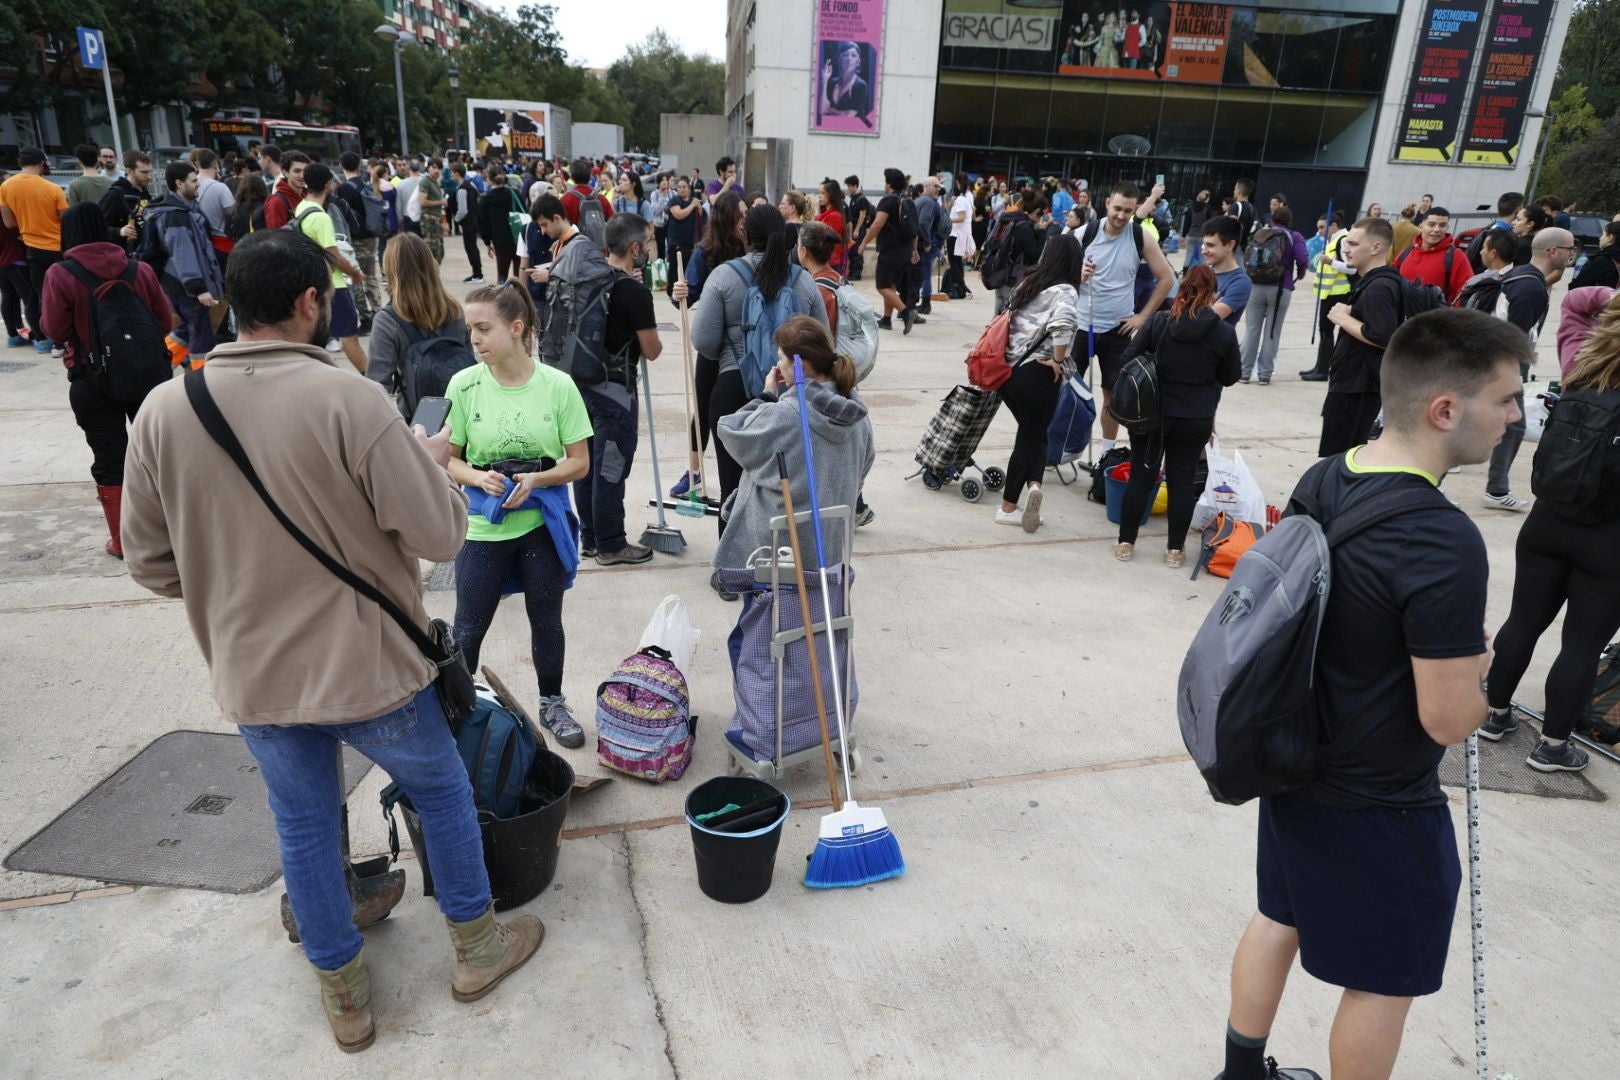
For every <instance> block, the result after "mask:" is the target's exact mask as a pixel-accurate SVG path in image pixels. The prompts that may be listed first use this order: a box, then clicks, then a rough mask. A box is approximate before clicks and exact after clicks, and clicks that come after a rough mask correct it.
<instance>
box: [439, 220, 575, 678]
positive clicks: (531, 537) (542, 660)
mask: <svg viewBox="0 0 1620 1080" xmlns="http://www.w3.org/2000/svg"><path fill="white" fill-rule="evenodd" d="M497 250H499V249H497ZM514 574H515V575H517V577H518V580H519V581H520V582H521V583H522V585H523V604H524V607H526V608H527V609H528V612H529V650H530V656H531V658H532V659H533V661H534V670H535V674H536V675H538V676H539V679H540V696H541V697H555V696H556V695H558V694H560V693H562V677H563V652H564V645H565V642H564V639H563V621H562V607H563V592H564V590H566V589H567V587H568V572H567V571H566V570H564V569H563V564H562V559H560V558H559V557H558V555H557V547H556V545H555V544H554V543H552V539H551V533H550V532H549V531H548V530H546V529H545V528H539V529H534V530H533V531H531V532H526V533H524V534H523V535H522V536H520V537H518V538H517V539H515V540H468V541H467V542H466V543H465V544H463V545H462V548H461V553H460V554H458V555H457V556H456V620H455V621H456V641H457V642H458V643H459V644H460V645H461V648H462V651H463V652H464V653H466V656H467V667H468V668H470V669H471V670H473V671H475V672H476V671H477V670H478V650H479V648H480V647H481V646H482V645H483V643H484V635H485V634H486V633H488V632H489V624H490V623H491V622H493V621H494V619H495V609H496V608H497V607H499V606H500V602H501V590H502V588H503V587H504V586H505V585H506V582H507V581H508V579H510V578H511V577H512V576H513V575H514Z"/></svg>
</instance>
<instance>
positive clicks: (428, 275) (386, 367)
mask: <svg viewBox="0 0 1620 1080" xmlns="http://www.w3.org/2000/svg"><path fill="white" fill-rule="evenodd" d="M382 263H383V274H384V275H385V276H386V277H387V279H388V301H389V302H388V306H387V307H385V308H383V309H382V310H381V311H379V312H377V314H376V316H375V317H374V318H373V319H372V322H371V342H370V348H369V350H368V354H367V358H366V378H368V379H370V380H371V381H372V382H378V383H382V384H383V386H384V387H385V388H387V390H388V392H389V393H390V394H392V395H393V396H394V402H395V404H397V405H398V406H399V410H400V412H402V413H404V414H405V419H407V420H409V419H410V413H409V412H406V405H407V403H406V401H405V395H404V392H403V391H404V380H405V371H404V365H405V353H406V351H407V350H409V349H410V347H411V343H412V342H413V341H416V340H418V339H421V338H426V337H447V338H454V339H455V340H456V341H466V340H467V325H466V323H465V322H463V320H462V317H461V305H460V304H457V303H456V302H455V301H454V300H452V299H451V298H450V294H449V293H447V292H445V289H444V285H443V284H442V283H441V282H440V280H439V264H438V263H437V262H435V261H434V259H433V253H432V252H431V251H429V250H428V246H427V241H425V240H423V239H422V238H421V237H420V236H417V235H416V234H415V233H400V234H399V235H398V236H396V237H394V238H393V239H392V240H390V241H389V244H388V249H387V250H386V251H384V252H383V257H382ZM467 355H468V358H469V359H471V358H472V353H471V351H470V350H469V351H468V354H467ZM410 404H412V405H414V404H415V403H414V402H411V403H410Z"/></svg>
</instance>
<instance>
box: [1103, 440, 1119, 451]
mask: <svg viewBox="0 0 1620 1080" xmlns="http://www.w3.org/2000/svg"><path fill="white" fill-rule="evenodd" d="M1118 441H1119V440H1118V439H1104V440H1103V441H1102V452H1103V453H1105V454H1106V453H1108V451H1110V450H1112V449H1113V448H1114V444H1115V443H1116V442H1118Z"/></svg>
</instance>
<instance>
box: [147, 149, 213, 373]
mask: <svg viewBox="0 0 1620 1080" xmlns="http://www.w3.org/2000/svg"><path fill="white" fill-rule="evenodd" d="M163 180H164V183H165V184H166V185H167V187H168V189H169V193H168V194H167V195H165V196H164V197H163V200H162V201H161V202H159V203H157V204H156V205H155V206H151V207H148V208H147V211H146V223H147V228H146V230H145V232H144V233H142V236H141V253H140V257H141V261H142V262H145V263H150V264H151V266H152V269H154V270H156V271H157V272H158V280H159V281H161V282H162V283H163V291H164V292H165V293H167V294H168V297H169V303H171V304H173V305H174V312H175V314H176V315H177V316H179V319H180V325H179V326H177V327H176V328H175V330H174V333H173V335H172V337H173V339H174V340H175V341H176V342H178V343H179V345H180V347H179V348H178V349H175V348H173V347H171V352H172V353H173V354H174V356H175V357H176V363H180V362H183V360H184V356H185V354H186V353H188V352H189V353H190V355H191V362H192V363H193V364H201V363H202V361H203V357H205V356H207V355H208V353H209V351H210V350H211V349H213V347H214V326H213V322H212V321H211V319H210V318H209V309H210V308H212V307H213V306H214V305H215V304H218V303H219V302H220V300H219V298H220V297H221V296H223V295H224V291H225V282H224V278H223V276H222V275H221V274H220V271H219V260H218V259H217V258H215V257H214V245H213V242H212V241H211V240H210V239H209V233H208V219H207V218H206V217H204V216H203V212H202V209H201V208H200V207H199V206H198V205H197V169H196V167H195V166H193V165H192V164H191V162H189V161H176V162H174V163H173V164H171V165H169V166H168V168H166V169H164V171H163Z"/></svg>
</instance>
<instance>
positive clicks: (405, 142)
mask: <svg viewBox="0 0 1620 1080" xmlns="http://www.w3.org/2000/svg"><path fill="white" fill-rule="evenodd" d="M373 32H374V33H375V34H376V35H377V36H378V37H380V38H382V39H383V40H384V41H392V42H393V43H394V97H395V98H396V99H397V100H398V102H399V149H400V153H402V154H404V155H405V156H406V157H407V158H408V157H410V156H411V139H410V136H409V135H408V134H407V133H406V130H405V77H404V75H403V74H402V73H401V71H400V65H399V53H400V50H401V49H402V48H404V47H405V46H406V45H415V44H416V35H415V34H412V33H411V32H410V31H408V30H401V29H399V27H397V26H390V25H389V24H388V23H383V24H382V25H381V26H379V27H377V29H376V30H375V31H373Z"/></svg>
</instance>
